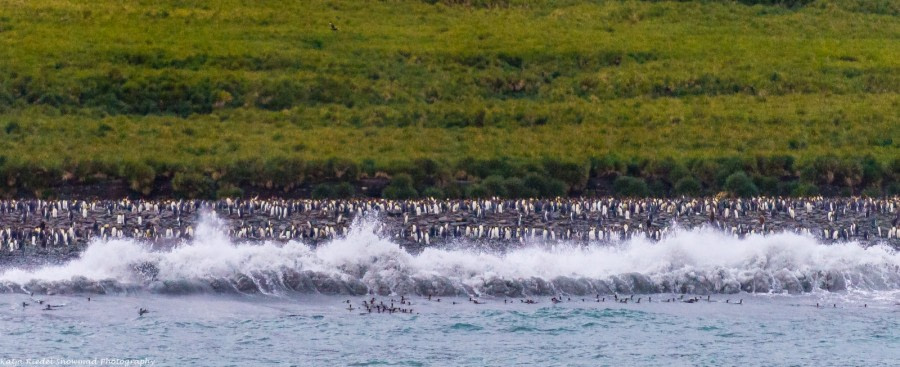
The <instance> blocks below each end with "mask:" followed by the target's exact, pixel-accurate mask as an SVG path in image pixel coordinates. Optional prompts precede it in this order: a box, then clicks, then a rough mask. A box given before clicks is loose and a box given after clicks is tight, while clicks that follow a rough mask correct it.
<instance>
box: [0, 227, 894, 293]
mask: <svg viewBox="0 0 900 367" xmlns="http://www.w3.org/2000/svg"><path fill="white" fill-rule="evenodd" d="M376 226H377V222H376V221H375V220H371V219H368V220H360V221H357V222H356V223H354V225H353V228H352V229H351V231H350V233H349V234H348V235H347V236H345V237H343V238H340V239H336V240H334V241H331V242H329V243H327V244H324V245H320V246H318V247H310V246H308V245H306V244H303V243H299V242H288V243H284V244H282V243H263V244H252V243H235V242H233V241H232V240H231V239H229V237H228V236H227V235H226V234H225V231H224V230H222V229H221V228H222V223H220V222H219V221H218V220H217V219H216V218H213V217H207V218H205V219H204V220H203V222H202V224H201V225H200V226H199V227H198V230H197V233H196V236H195V237H194V239H193V240H192V241H190V242H186V243H183V244H181V245H179V246H177V247H175V248H172V249H167V250H154V249H153V248H152V247H151V246H149V245H148V244H144V243H140V242H137V241H133V240H128V239H120V240H109V241H101V240H95V241H94V242H93V243H91V244H90V246H89V247H88V248H87V249H86V250H85V251H84V252H83V253H82V254H81V256H80V258H78V259H76V260H72V261H70V262H68V263H66V264H63V265H50V266H45V267H41V268H37V269H29V270H24V269H18V268H12V269H6V270H5V271H2V272H0V292H36V293H47V294H67V293H127V292H142V291H150V292H156V293H167V294H182V293H196V292H216V293H220V292H225V293H265V294H282V293H286V292H301V293H322V294H353V295H362V294H367V293H374V294H380V295H388V294H397V295H402V294H406V295H410V294H417V295H428V294H431V295H436V296H453V295H461V296H462V295H493V296H506V297H520V296H537V295H549V294H568V295H588V294H612V293H623V294H630V293H693V294H709V293H737V292H742V291H743V292H758V293H759V292H761V293H804V292H824V291H844V290H864V291H881V290H898V289H900V254H898V252H897V251H895V250H893V249H892V248H890V247H888V246H886V245H876V246H872V247H868V248H864V247H863V246H861V245H860V244H857V243H841V244H822V243H819V242H817V241H816V240H815V239H814V238H811V237H807V236H802V235H797V234H792V233H782V234H775V235H768V236H760V235H755V236H749V237H746V238H742V239H738V238H734V237H731V236H727V235H725V234H723V233H720V232H718V231H715V230H711V229H702V228H701V229H693V230H681V231H678V232H676V233H674V234H673V235H671V236H668V237H666V238H664V239H663V240H661V241H659V242H654V241H649V240H646V239H643V238H634V239H631V240H628V241H624V242H621V243H616V244H592V245H589V246H588V245H584V244H575V243H570V244H566V243H561V244H560V243H557V244H555V245H550V244H532V245H527V246H518V247H516V248H510V249H507V250H506V251H502V252H498V251H487V250H484V251H478V250H476V249H473V248H476V246H474V245H472V244H469V246H444V247H430V248H425V249H424V250H422V251H421V252H420V253H418V254H411V253H409V252H407V251H406V250H404V249H403V248H401V246H399V245H398V244H397V243H395V242H392V241H391V240H390V239H385V238H381V237H379V236H377V235H375V234H374V232H375V231H374V228H375V227H376ZM462 245H466V244H462Z"/></svg>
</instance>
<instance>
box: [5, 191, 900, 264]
mask: <svg viewBox="0 0 900 367" xmlns="http://www.w3.org/2000/svg"><path fill="white" fill-rule="evenodd" d="M203 212H214V213H216V215H217V216H218V217H219V218H220V219H222V220H224V221H225V223H226V224H227V232H228V235H229V236H231V237H232V238H234V239H236V240H238V241H241V240H244V241H251V240H257V241H259V240H262V241H288V240H296V241H304V242H307V243H320V242H322V241H327V240H330V239H333V238H335V237H339V236H342V235H345V234H347V233H348V230H349V227H350V225H351V224H352V222H353V219H354V218H357V217H360V216H363V217H367V216H371V217H377V218H378V224H377V225H376V229H375V230H376V232H377V233H378V234H379V235H382V236H385V237H390V238H393V239H395V240H396V241H397V242H399V243H400V244H402V245H404V246H407V247H418V248H421V247H424V246H430V245H433V244H435V243H438V242H446V241H451V240H467V241H471V242H491V243H501V244H502V243H526V242H530V241H581V242H613V241H618V240H623V239H628V238H631V237H633V236H635V235H641V236H646V237H647V238H649V239H653V240H659V239H661V238H663V237H665V236H666V235H667V234H668V233H670V232H671V230H672V228H673V227H674V226H676V225H677V226H682V227H687V228H693V227H697V226H701V225H708V226H711V227H713V228H717V229H719V230H721V231H723V232H725V233H727V234H729V235H733V236H738V237H740V236H746V235H748V234H770V233H775V232H779V231H792V232H797V233H805V234H808V235H811V236H815V237H817V238H819V239H821V240H826V241H860V242H864V243H872V242H876V241H880V242H887V243H890V244H892V245H894V246H897V245H898V244H900V198H898V197H893V198H882V199H873V198H861V197H854V198H823V197H814V198H800V199H795V198H772V197H757V198H751V199H719V198H674V199H659V198H657V199H619V198H612V197H606V198H557V199H520V200H505V199H483V200H434V199H420V200H386V199H351V200H283V199H235V200H232V199H224V200H216V201H205V200H158V201H152V200H129V199H122V200H102V201H100V200H92V201H87V200H52V201H48V200H2V201H0V253H7V254H8V253H10V252H15V251H20V250H23V249H27V248H35V249H54V248H73V247H77V246H83V245H84V244H86V243H87V242H88V241H90V240H91V239H94V238H101V239H107V240H108V239H115V238H135V239H141V240H147V241H150V242H156V243H164V242H177V241H179V240H183V239H190V238H192V237H193V236H194V235H195V233H194V232H195V230H196V226H197V222H198V221H199V219H200V217H201V213H203Z"/></svg>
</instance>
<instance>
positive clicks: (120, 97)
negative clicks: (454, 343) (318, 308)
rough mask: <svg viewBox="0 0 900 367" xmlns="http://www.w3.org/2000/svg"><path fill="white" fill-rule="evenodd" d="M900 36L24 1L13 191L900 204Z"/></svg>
mask: <svg viewBox="0 0 900 367" xmlns="http://www.w3.org/2000/svg"><path fill="white" fill-rule="evenodd" d="M329 22H334V23H335V24H336V26H337V27H338V30H337V31H333V30H332V29H331V28H330V27H329V25H328V23H329ZM898 39H900V2H898V1H895V0H737V1H731V0H697V1H630V0H621V1H620V0H609V1H588V0H558V1H538V0H392V1H352V0H334V1H266V2H244V1H233V0H225V1H216V2H208V1H197V0H177V1H176V0H154V1H147V0H143V1H128V2H121V1H108V0H98V1H75V0H32V1H27V2H21V1H12V0H0V49H2V50H4V51H3V52H0V179H2V180H0V190H2V193H3V194H5V195H9V196H14V195H42V196H46V195H53V192H54V188H58V187H62V186H78V185H95V184H99V185H103V184H108V183H110V182H120V184H121V185H123V186H124V187H127V190H129V192H131V193H132V194H134V195H160V194H167V193H168V191H166V190H170V191H171V193H174V194H176V195H179V196H183V197H216V196H218V197H234V196H241V195H251V194H254V193H258V192H271V193H277V194H298V193H299V194H303V195H311V196H316V197H331V198H335V197H348V196H354V195H373V194H374V195H377V194H378V193H379V192H381V191H380V190H381V188H384V185H385V184H387V183H388V182H390V185H388V186H387V187H386V188H384V190H385V191H384V192H383V195H384V196H387V197H419V196H420V194H421V196H433V197H437V196H444V197H484V196H491V195H504V196H514V197H519V196H533V195H541V196H556V195H566V194H573V195H574V194H620V195H682V194H715V193H718V192H720V191H728V192H731V193H732V194H735V195H742V193H739V192H737V191H736V190H738V189H744V188H747V187H753V188H755V189H756V190H758V192H760V193H763V194H769V195H810V194H825V195H850V194H854V195H857V194H862V193H865V194H867V195H883V194H892V193H896V192H900V47H897V40H898ZM738 172H743V176H742V177H738V178H740V179H739V180H738V178H735V177H736V176H735V174H737V173H738ZM738 176H740V175H738ZM745 178H746V179H745ZM729 179H731V180H729ZM735 180H737V182H738V183H740V184H741V186H740V187H737V186H735V187H732V186H729V181H731V182H732V183H734V182H735ZM372 182H375V184H374V185H375V186H376V188H377V190H376V191H375V192H374V193H373V192H372V191H371V189H369V191H363V190H362V188H363V187H364V186H372V185H373V184H372ZM378 182H382V183H381V184H380V186H378V185H379V184H378ZM735 185H736V184H735ZM742 192H743V191H742Z"/></svg>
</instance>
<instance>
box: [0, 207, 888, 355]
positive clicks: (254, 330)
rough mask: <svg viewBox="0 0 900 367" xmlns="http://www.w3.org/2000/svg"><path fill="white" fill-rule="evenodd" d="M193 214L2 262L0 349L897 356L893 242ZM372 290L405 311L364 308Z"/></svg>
mask: <svg viewBox="0 0 900 367" xmlns="http://www.w3.org/2000/svg"><path fill="white" fill-rule="evenodd" d="M204 223H205V224H204V225H203V226H201V227H200V228H198V235H197V236H196V238H195V240H193V241H192V242H190V243H184V244H182V245H180V246H178V247H176V248H173V249H166V250H158V249H154V248H153V246H150V245H148V244H142V243H136V242H132V241H129V240H113V241H107V242H104V241H97V242H94V243H93V244H92V245H91V246H90V247H89V248H88V249H87V250H86V251H85V253H84V254H83V255H82V257H81V258H80V259H77V260H74V261H72V262H69V263H67V264H63V265H48V266H43V267H33V268H28V269H22V268H5V269H0V365H164V366H169V365H171V366H189V365H195V366H228V365H234V366H258V365H298V366H310V365H312V366H319V365H321V366H332V365H357V366H369V365H411V366H459V365H471V366H482V365H491V366H494V365H509V366H518V365H540V366H548V365H549V366H573V365H580V366H602V365H622V364H625V365H629V366H630V365H666V366H672V365H676V366H677V365H707V366H723V365H725V366H729V365H742V366H748V365H749V366H757V365H759V366H772V365H778V366H782V365H786V366H789V365H796V366H862V365H866V366H895V365H897V364H898V361H900V254H898V253H897V252H896V251H895V250H894V249H892V248H890V247H887V246H872V247H868V248H864V247H863V246H860V245H859V244H855V243H847V244H833V245H826V244H821V243H818V242H817V241H816V240H815V239H813V238H809V237H804V236H800V235H795V234H779V235H771V236H751V237H748V238H744V239H736V238H732V237H728V236H725V235H722V234H720V233H718V232H715V231H711V230H704V229H696V230H685V231H681V232H679V233H677V234H675V235H674V236H671V237H669V238H666V239H664V240H663V241H660V242H651V241H645V240H643V239H640V238H637V239H633V240H630V241H626V242H622V243H616V244H582V243H553V244H549V243H536V244H527V245H525V246H521V247H516V248H510V249H507V250H505V251H497V250H491V251H482V250H478V249H479V248H481V247H478V246H476V245H474V244H467V243H455V244H449V245H444V246H440V247H438V248H429V249H426V250H424V251H423V252H421V253H417V254H411V253H408V252H406V251H404V250H403V249H401V248H400V247H399V246H397V245H396V244H395V243H394V242H392V241H391V240H390V239H384V238H379V237H377V236H375V235H373V234H372V229H373V228H374V226H377V221H371V220H370V221H363V222H359V223H357V224H356V225H355V226H354V230H353V231H352V233H351V234H350V235H348V236H347V237H346V238H341V239H338V240H335V241H333V242H331V243H329V244H326V245H323V246H319V247H317V248H311V247H309V246H306V245H303V244H300V243H287V244H275V243H269V244H249V243H248V244H242V243H234V242H232V241H231V240H229V239H228V238H227V237H226V236H225V235H223V234H222V233H223V232H222V231H221V230H220V229H219V228H220V225H221V224H220V223H218V222H217V220H216V219H215V218H208V219H207V220H205V222H204ZM401 296H403V297H404V299H405V300H409V302H411V303H412V304H411V305H410V304H405V303H406V302H404V304H400V297H401ZM429 296H430V300H429ZM89 297H90V300H88V298H89ZM551 297H560V298H561V299H562V300H563V302H558V303H555V302H552V301H551ZM692 297H697V298H699V299H700V300H699V301H698V302H695V303H686V302H684V300H685V299H690V298H692ZM707 297H708V299H709V301H707ZM371 298H376V299H377V301H376V302H377V303H380V302H384V303H385V304H388V305H390V304H391V301H392V300H393V303H394V306H395V307H397V308H404V309H411V311H410V312H395V313H379V312H377V311H374V310H373V311H372V312H368V311H367V310H366V309H365V308H364V306H363V301H364V300H367V299H371ZM614 298H620V299H624V298H628V299H629V302H628V303H620V302H616V301H614ZM438 299H440V302H438V301H437V300H438ZM470 299H477V300H478V304H476V303H473V302H471V301H470ZM525 299H530V300H534V301H535V303H534V304H526V303H523V302H522V301H523V300H525ZM638 299H640V303H638V302H637V301H638ZM672 299H674V302H664V300H672ZM598 300H599V301H598ZM347 302H349V303H347ZM735 302H740V304H735ZM23 303H26V304H27V305H25V306H23ZM47 305H50V306H51V307H50V309H49V310H46V308H47ZM350 305H352V309H350V308H349V306H350ZM141 308H145V309H148V310H149V312H148V313H146V314H144V315H139V314H138V310H139V309H141Z"/></svg>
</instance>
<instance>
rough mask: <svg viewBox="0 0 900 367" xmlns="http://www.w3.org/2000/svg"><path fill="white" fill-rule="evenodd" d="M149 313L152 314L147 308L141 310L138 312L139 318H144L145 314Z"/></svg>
mask: <svg viewBox="0 0 900 367" xmlns="http://www.w3.org/2000/svg"><path fill="white" fill-rule="evenodd" d="M147 312H150V310H147V309H146V308H141V309H139V310H138V316H144V314H145V313H147Z"/></svg>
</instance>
